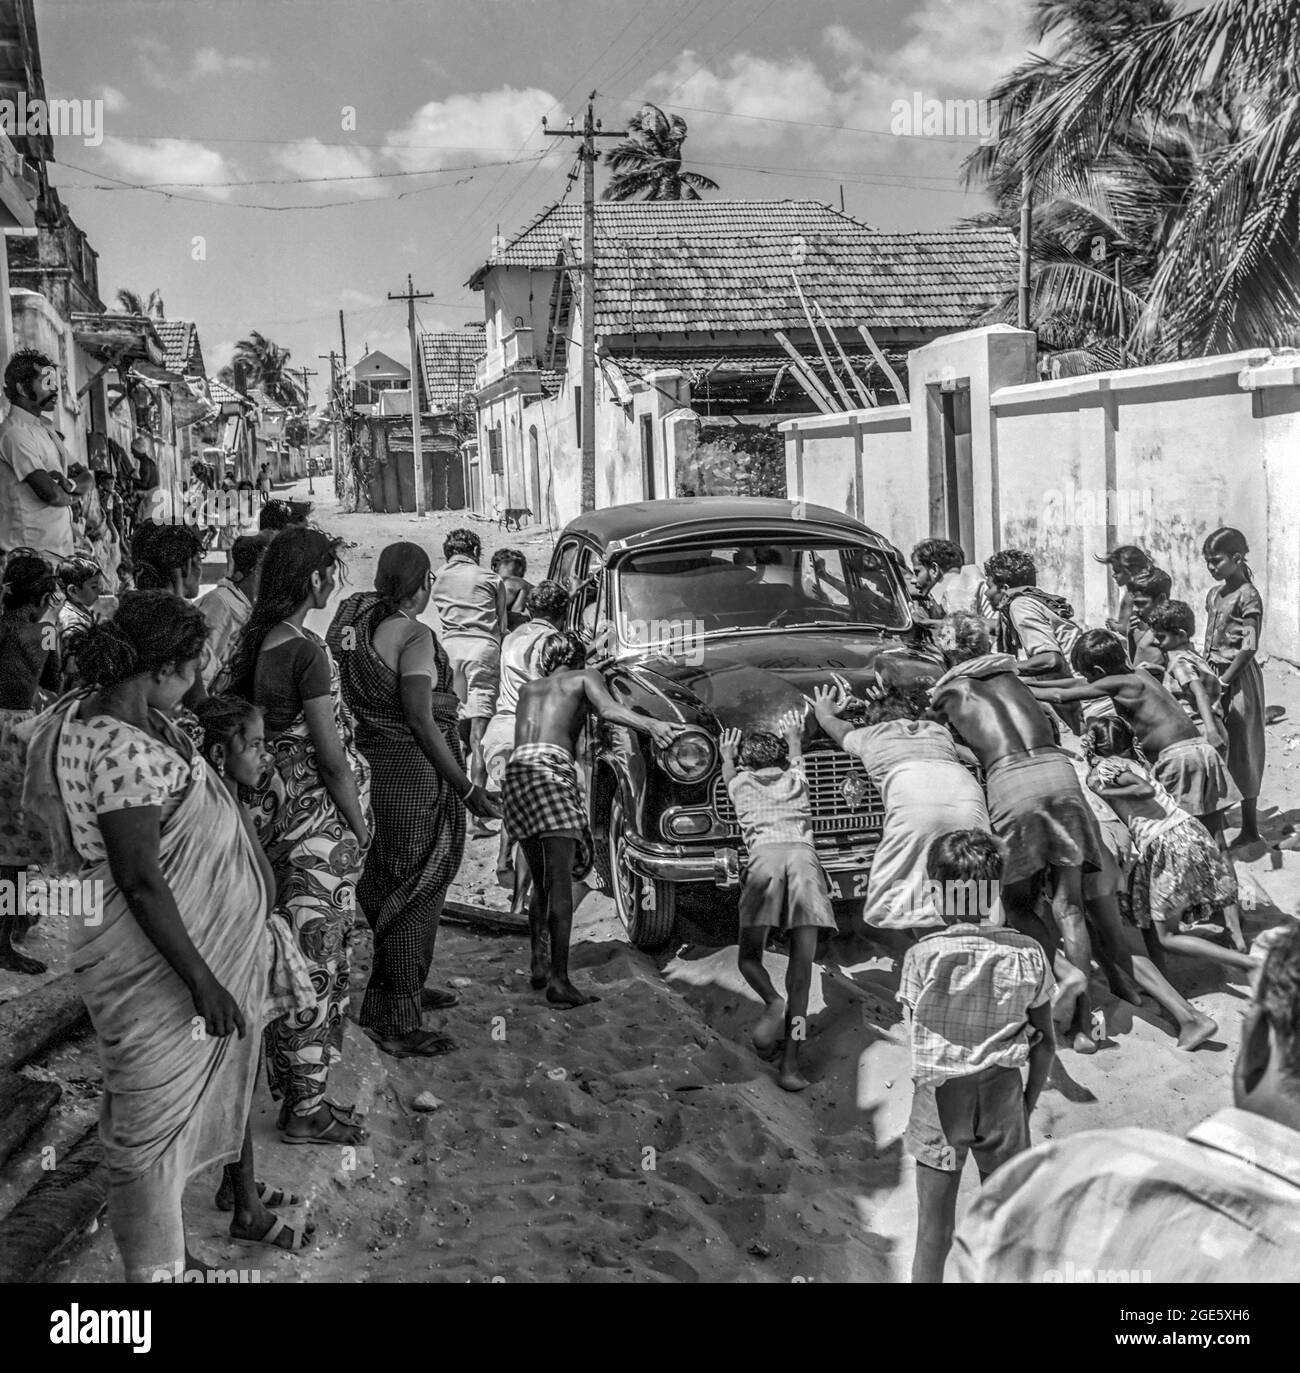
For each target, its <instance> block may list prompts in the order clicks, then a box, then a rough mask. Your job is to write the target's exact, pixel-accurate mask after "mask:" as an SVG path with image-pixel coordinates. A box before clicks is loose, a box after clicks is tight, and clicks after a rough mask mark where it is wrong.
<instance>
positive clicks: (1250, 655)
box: [1202, 525, 1264, 845]
mask: <svg viewBox="0 0 1300 1373" xmlns="http://www.w3.org/2000/svg"><path fill="white" fill-rule="evenodd" d="M1202 552H1203V553H1204V555H1205V565H1206V567H1207V568H1209V571H1210V576H1211V577H1213V578H1214V579H1215V581H1218V582H1222V583H1223V586H1222V587H1213V588H1211V589H1210V591H1209V592H1207V593H1206V597H1205V614H1206V624H1205V656H1206V658H1207V659H1208V660H1209V663H1210V666H1211V667H1213V668H1214V670H1215V671H1216V672H1217V673H1218V674H1219V682H1220V684H1221V685H1222V688H1223V714H1224V720H1225V724H1226V727H1227V733H1228V772H1229V773H1230V774H1231V776H1232V780H1233V781H1234V782H1235V783H1236V784H1237V787H1238V789H1239V790H1240V792H1241V798H1242V799H1241V833H1240V834H1238V835H1237V838H1236V839H1235V840H1234V845H1239V844H1255V843H1258V842H1259V838H1260V834H1259V821H1258V819H1257V816H1256V809H1257V807H1258V804H1259V785H1260V779H1261V778H1262V777H1263V774H1264V674H1263V673H1262V672H1261V671H1260V669H1259V661H1258V659H1257V658H1256V656H1255V655H1256V652H1257V650H1258V648H1259V636H1260V629H1261V627H1262V625H1263V622H1264V601H1263V598H1262V597H1261V596H1260V594H1259V591H1258V590H1257V589H1256V587H1255V584H1254V581H1253V580H1252V574H1251V570H1250V564H1249V563H1248V562H1247V561H1246V555H1247V554H1248V553H1249V552H1250V548H1249V546H1248V545H1247V543H1246V536H1245V535H1244V534H1243V533H1242V532H1241V530H1239V529H1232V528H1230V527H1228V526H1226V525H1225V526H1224V527H1223V528H1221V529H1216V530H1215V531H1214V533H1213V534H1211V535H1210V537H1209V538H1208V539H1206V541H1205V545H1204V547H1203V549H1202Z"/></svg>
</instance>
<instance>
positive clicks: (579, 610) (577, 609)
mask: <svg viewBox="0 0 1300 1373" xmlns="http://www.w3.org/2000/svg"><path fill="white" fill-rule="evenodd" d="M604 569H605V560H604V558H602V557H601V555H600V553H599V552H597V551H596V549H594V548H584V549H581V550H580V552H579V554H578V559H577V565H576V575H575V577H574V584H573V587H572V592H573V594H572V595H571V597H570V598H569V627H570V628H571V629H573V630H575V631H576V632H577V633H578V634H580V635H581V636H582V638H584V639H590V638H591V636H592V634H593V633H595V629H596V622H597V620H598V619H599V616H600V597H601V592H602V590H603V589H604V579H603V577H602V575H601V574H602V573H603V572H604Z"/></svg>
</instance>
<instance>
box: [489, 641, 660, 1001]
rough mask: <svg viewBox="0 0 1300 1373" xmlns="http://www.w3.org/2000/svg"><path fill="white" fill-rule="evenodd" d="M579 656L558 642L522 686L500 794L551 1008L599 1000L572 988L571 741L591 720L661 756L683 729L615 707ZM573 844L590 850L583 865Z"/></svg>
mask: <svg viewBox="0 0 1300 1373" xmlns="http://www.w3.org/2000/svg"><path fill="white" fill-rule="evenodd" d="M583 654H584V650H583V646H582V643H581V641H580V640H579V639H577V638H576V636H574V635H572V634H556V635H555V636H554V637H553V638H551V639H549V640H547V642H546V643H545V644H544V645H543V647H542V650H541V652H540V654H539V655H538V660H537V665H538V670H539V671H540V672H541V677H540V678H539V679H538V680H537V681H533V682H525V683H524V685H523V686H521V687H520V688H519V704H518V707H517V710H516V725H515V748H514V752H513V753H512V754H511V755H510V761H509V762H508V763H507V764H506V772H505V778H504V780H503V783H502V788H501V805H502V813H503V816H504V819H505V826H506V829H507V830H508V831H509V833H510V837H511V838H512V839H515V840H517V841H518V844H519V847H520V848H521V849H522V850H523V853H524V857H525V858H526V859H527V861H528V868H529V871H530V872H531V874H532V878H533V895H532V899H531V901H530V902H529V903H528V926H529V933H530V935H531V938H532V984H533V986H534V987H535V988H537V989H538V990H540V989H541V988H542V987H545V988H546V999H547V1000H548V1001H550V1002H552V1003H553V1004H554V1005H556V1006H585V1005H586V1004H587V1003H588V1002H591V1001H598V1000H599V999H600V998H599V997H596V996H589V995H585V994H584V993H582V992H580V991H579V990H578V989H577V988H576V987H575V986H574V985H573V983H572V982H571V981H570V980H569V936H570V933H571V931H572V928H573V880H574V878H575V876H581V875H582V873H583V871H584V869H585V867H586V862H589V854H590V849H591V836H590V832H589V830H588V827H587V803H586V800H585V798H584V797H583V793H582V787H581V785H580V784H579V781H578V766H577V763H576V762H575V757H574V755H575V752H576V750H577V746H578V736H579V735H580V734H581V733H582V729H583V726H584V725H585V724H586V723H587V717H588V715H589V714H590V713H593V712H594V713H595V715H596V716H597V717H598V718H599V719H601V720H605V721H607V722H608V723H609V724H613V725H623V726H624V727H625V728H627V729H632V730H636V731H637V733H639V734H648V735H649V736H650V738H651V739H653V740H654V742H655V744H656V745H658V746H659V747H660V748H663V747H665V746H667V745H668V744H670V743H672V741H673V740H674V739H675V738H676V737H677V736H678V735H679V734H681V733H682V731H683V730H684V729H685V728H686V726H685V725H682V724H670V723H668V722H667V721H665V720H652V719H650V718H649V716H646V715H636V714H634V713H633V712H632V711H630V710H627V709H625V708H624V707H623V706H620V705H619V704H618V702H616V701H615V700H614V698H613V697H612V696H611V695H610V694H609V692H608V691H606V690H605V684H604V682H602V681H601V678H600V674H599V673H597V672H593V671H590V670H587V669H584V668H583V666H582V663H583ZM579 845H585V846H586V849H587V855H584V858H585V859H586V861H584V862H582V863H581V864H580V863H579ZM548 934H549V936H550V945H551V948H550V954H551V956H550V962H549V965H548V962H547V958H546V940H547V936H548Z"/></svg>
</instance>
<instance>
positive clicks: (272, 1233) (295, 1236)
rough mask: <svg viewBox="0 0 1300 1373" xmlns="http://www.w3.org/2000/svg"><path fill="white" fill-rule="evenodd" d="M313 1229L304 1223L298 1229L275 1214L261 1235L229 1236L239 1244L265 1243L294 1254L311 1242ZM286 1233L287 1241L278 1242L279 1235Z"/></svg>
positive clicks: (272, 1247) (313, 1227) (312, 1226)
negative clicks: (285, 1242) (284, 1242)
mask: <svg viewBox="0 0 1300 1373" xmlns="http://www.w3.org/2000/svg"><path fill="white" fill-rule="evenodd" d="M315 1229H316V1227H315V1226H314V1225H305V1226H303V1228H302V1229H301V1230H299V1229H298V1227H297V1226H296V1225H290V1224H289V1222H288V1221H286V1220H285V1219H284V1218H283V1217H282V1216H276V1217H275V1219H274V1220H272V1222H271V1224H270V1225H269V1226H267V1228H266V1230H265V1231H264V1232H263V1233H262V1234H261V1235H256V1236H254V1235H236V1234H232V1235H231V1236H230V1238H231V1239H234V1240H238V1241H239V1242H240V1244H265V1245H267V1246H269V1247H270V1248H271V1249H280V1250H282V1251H283V1252H284V1253H286V1254H296V1253H300V1252H301V1251H302V1250H304V1249H306V1247H307V1246H308V1245H309V1244H310V1243H311V1237H312V1234H313V1232H314V1231H315ZM286 1233H287V1234H288V1236H289V1243H288V1244H281V1243H279V1240H280V1237H281V1235H284V1234H286Z"/></svg>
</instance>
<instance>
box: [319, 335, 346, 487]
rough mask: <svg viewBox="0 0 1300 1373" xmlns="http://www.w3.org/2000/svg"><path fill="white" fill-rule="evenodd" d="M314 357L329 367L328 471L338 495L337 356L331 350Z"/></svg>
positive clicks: (339, 400) (340, 402) (339, 401)
mask: <svg viewBox="0 0 1300 1373" xmlns="http://www.w3.org/2000/svg"><path fill="white" fill-rule="evenodd" d="M316 356H317V357H318V358H319V359H320V360H321V361H322V362H328V363H329V365H330V469H331V471H332V472H333V474H334V484H335V492H334V494H335V495H338V494H339V492H338V476H339V445H340V440H339V427H340V425H341V423H342V417H343V400H342V397H341V396H340V395H339V366H338V360H339V355H338V354H337V353H336V352H335V351H334V349H333V348H331V349H330V350H329V352H328V353H317V354H316Z"/></svg>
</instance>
